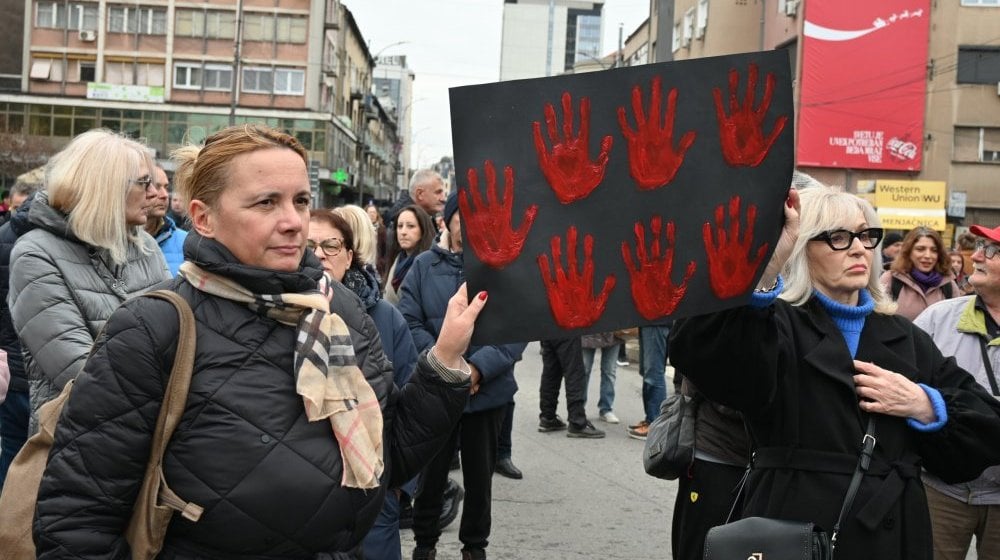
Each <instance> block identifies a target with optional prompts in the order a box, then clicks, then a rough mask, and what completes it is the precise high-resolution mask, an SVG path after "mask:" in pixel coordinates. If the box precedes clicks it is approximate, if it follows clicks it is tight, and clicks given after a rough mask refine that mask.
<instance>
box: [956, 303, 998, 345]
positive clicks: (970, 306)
mask: <svg viewBox="0 0 1000 560" xmlns="http://www.w3.org/2000/svg"><path fill="white" fill-rule="evenodd" d="M978 301H979V296H972V297H971V298H969V301H967V302H965V306H963V307H962V314H961V315H959V316H958V324H957V325H956V327H955V329H956V330H957V331H958V332H961V333H966V334H974V335H977V336H982V337H986V336H988V334H987V332H986V316H985V315H983V310H982V309H979V307H978V306H977V305H976V303H977V302H978ZM988 344H989V345H990V346H1000V337H998V338H994V339H993V340H990V341H989V342H988Z"/></svg>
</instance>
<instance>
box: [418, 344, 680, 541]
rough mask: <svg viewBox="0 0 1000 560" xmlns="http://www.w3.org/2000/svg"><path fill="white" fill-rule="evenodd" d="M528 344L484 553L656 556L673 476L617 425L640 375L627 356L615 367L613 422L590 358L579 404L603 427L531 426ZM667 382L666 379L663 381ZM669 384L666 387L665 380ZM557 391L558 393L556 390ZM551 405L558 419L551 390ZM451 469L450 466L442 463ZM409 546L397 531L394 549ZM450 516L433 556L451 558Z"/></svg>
mask: <svg viewBox="0 0 1000 560" xmlns="http://www.w3.org/2000/svg"><path fill="white" fill-rule="evenodd" d="M538 348H539V347H538V344H537V343H534V344H530V345H529V346H528V348H527V350H525V353H524V359H523V360H522V361H521V362H520V363H518V365H517V368H516V369H515V375H516V376H517V382H518V385H519V386H520V390H519V391H518V393H517V397H516V400H517V410H516V412H515V417H514V463H515V464H516V465H517V466H518V468H520V469H521V470H522V471H524V479H522V480H510V479H507V478H504V477H501V476H500V475H496V476H495V477H494V481H493V534H492V537H491V539H490V546H489V549H488V551H487V553H488V555H489V557H490V558H502V559H517V560H536V559H546V560H551V559H560V560H562V559H566V560H599V559H601V560H609V559H622V560H645V559H657V560H664V559H668V558H670V512H671V511H672V510H673V503H674V495H675V492H676V488H677V484H676V483H674V482H667V481H662V480H657V479H655V478H652V477H650V476H648V475H646V473H645V472H644V471H643V470H642V459H641V453H642V442H641V441H638V440H634V439H631V438H629V437H628V434H627V433H626V425H627V424H629V423H634V422H636V421H638V420H639V419H641V418H642V401H641V390H642V378H641V377H640V376H639V373H638V371H639V370H638V368H637V366H636V364H635V363H634V362H633V363H632V364H630V365H629V366H628V367H619V368H618V381H617V383H616V385H615V387H616V390H617V391H616V398H615V413H616V414H617V415H618V416H619V417H620V418H621V420H622V423H621V424H618V425H608V424H605V423H604V422H601V421H600V420H599V419H598V417H597V397H598V384H599V376H600V373H599V371H598V368H599V363H600V360H599V359H597V360H595V364H594V371H593V373H592V374H591V380H590V387H589V389H590V390H589V395H590V396H589V398H588V399H587V414H588V417H589V418H590V419H591V421H592V422H593V423H594V425H595V426H597V427H598V428H600V429H602V430H606V431H607V433H608V434H607V437H606V438H604V439H597V440H584V439H575V438H567V437H566V432H564V431H563V432H552V433H539V432H538V429H537V428H538V380H539V375H540V374H541V369H542V362H541V356H540V355H539V350H538ZM668 384H669V383H668ZM671 390H672V388H671ZM561 396H562V394H560V397H561ZM559 415H560V416H561V417H562V418H563V419H565V418H566V409H565V402H564V401H563V400H562V399H561V398H560V404H559ZM452 474H453V475H455V476H458V477H459V480H461V479H460V473H459V472H457V471H455V472H453V473H452ZM412 548H413V541H412V532H411V531H409V530H404V531H403V556H404V558H409V555H410V552H411V551H412ZM460 549H461V544H460V543H459V542H458V521H457V520H456V521H455V523H453V524H452V525H451V526H450V527H448V528H447V529H446V530H445V533H444V535H442V537H441V542H440V543H439V545H438V558H440V559H442V560H445V559H451V558H461V553H460V552H459V550H460Z"/></svg>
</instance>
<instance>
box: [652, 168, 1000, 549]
mask: <svg viewBox="0 0 1000 560" xmlns="http://www.w3.org/2000/svg"><path fill="white" fill-rule="evenodd" d="M797 198H798V196H797V195H796V191H794V190H792V191H791V193H790V194H789V198H788V203H789V205H788V206H786V207H785V218H786V222H785V228H784V231H783V232H782V235H781V238H780V240H779V242H778V245H777V247H776V249H775V252H774V256H773V257H772V259H771V261H770V263H769V264H768V266H767V268H766V269H765V271H764V274H763V276H762V278H761V281H760V283H759V284H758V287H757V290H756V291H755V292H754V294H753V295H752V297H751V300H750V303H749V305H745V306H742V307H737V308H733V309H728V310H724V311H720V312H716V313H711V314H707V315H702V316H698V317H691V318H688V319H681V320H679V321H677V323H675V325H674V328H673V332H672V333H671V335H672V338H671V340H670V349H671V355H670V360H671V362H673V364H674V367H676V368H677V369H678V371H682V372H684V375H685V376H687V377H688V378H689V379H691V380H692V381H693V382H694V383H695V385H697V387H698V390H699V391H701V392H702V393H704V394H705V396H706V397H708V398H709V399H710V400H712V401H714V402H717V403H720V404H723V405H726V406H730V407H732V408H735V409H737V410H739V411H740V412H742V413H743V415H744V418H745V419H746V422H747V425H748V426H749V428H750V432H751V434H752V436H753V441H754V443H755V447H756V450H755V454H754V460H753V464H752V467H751V468H752V470H751V473H750V476H749V479H748V481H747V483H746V490H745V491H746V494H745V496H744V498H745V499H744V502H743V512H742V515H743V516H745V517H751V516H761V517H773V518H779V519H786V520H792V521H805V522H813V523H816V524H817V525H818V526H819V527H820V528H822V529H823V530H825V531H827V532H828V533H832V532H833V531H834V529H835V525H836V524H837V521H838V518H839V517H840V513H841V512H840V510H841V504H842V503H843V502H844V497H845V496H846V495H847V493H848V486H849V485H850V482H851V479H852V475H853V474H854V470H855V467H856V466H857V465H858V459H859V451H860V450H861V448H862V445H863V443H867V442H876V441H877V444H876V445H874V449H873V450H872V455H871V461H870V464H869V465H868V468H867V471H865V472H863V474H862V476H861V479H860V485H859V486H858V490H857V495H856V498H855V499H854V502H853V508H851V509H850V511H849V512H848V514H847V515H845V516H844V518H843V520H842V522H841V523H840V524H839V530H840V532H839V534H838V538H837V541H836V542H837V557H838V558H841V557H842V558H851V559H854V560H876V559H878V560H894V559H899V560H903V559H906V560H930V559H931V558H932V548H931V528H930V523H929V517H928V509H927V501H926V498H925V495H924V490H923V486H922V484H921V481H920V473H921V468H923V469H926V470H927V471H928V472H932V473H934V474H936V475H938V476H940V477H942V478H943V479H946V480H948V481H951V482H958V481H965V480H970V479H973V478H976V477H977V476H978V475H979V473H980V472H982V470H983V469H984V468H985V467H986V466H988V465H993V464H996V463H1000V447H998V446H997V445H995V442H997V441H1000V401H997V400H996V399H994V398H993V397H992V396H990V395H989V394H988V393H986V392H985V391H984V390H983V388H982V387H981V386H980V385H979V384H978V383H977V382H976V380H975V379H973V378H972V376H971V375H969V374H968V373H967V372H966V371H965V370H963V369H961V368H959V367H958V366H957V365H956V364H955V361H954V360H952V359H950V358H945V357H944V356H942V355H941V352H940V351H939V350H938V349H937V346H935V344H934V342H933V341H932V340H931V339H930V337H929V336H928V335H927V334H926V333H924V332H923V331H922V330H920V329H919V328H917V327H915V326H914V325H913V324H912V323H910V322H909V321H908V320H906V319H904V318H902V317H900V316H898V315H895V314H893V310H894V308H893V305H892V303H891V302H890V301H889V299H888V298H887V297H886V295H885V294H884V293H882V288H881V286H880V285H879V283H878V276H879V273H880V272H881V266H879V264H880V263H879V260H880V259H879V257H880V255H879V251H878V244H879V241H880V240H881V238H882V233H883V232H882V228H881V227H880V224H879V220H878V216H877V214H876V213H875V211H874V210H873V209H872V207H871V205H870V204H868V202H866V201H864V200H862V199H860V198H857V197H855V196H854V195H851V194H847V193H840V192H834V191H833V190H830V189H827V188H826V187H814V188H809V189H806V190H804V191H803V192H802V193H801V223H800V220H799V212H797V211H796V209H795V207H796V202H797V201H796V199H797ZM786 263H787V265H786ZM783 266H784V270H785V272H784V279H785V281H784V282H782V281H781V277H780V276H779V275H778V272H779V271H781V270H782V267H783ZM709 341H715V342H709ZM866 426H874V439H872V438H871V437H866V436H865V433H866ZM956 458H960V459H956Z"/></svg>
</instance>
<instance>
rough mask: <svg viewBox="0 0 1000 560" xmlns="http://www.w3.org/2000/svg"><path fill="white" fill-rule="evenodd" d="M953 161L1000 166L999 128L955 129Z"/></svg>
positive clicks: (964, 127) (963, 127) (958, 127)
mask: <svg viewBox="0 0 1000 560" xmlns="http://www.w3.org/2000/svg"><path fill="white" fill-rule="evenodd" d="M953 158H954V159H955V161H964V162H970V163H977V162H978V163H997V164H1000V128H997V127H992V128H987V127H971V126H956V127H955V152H954V155H953Z"/></svg>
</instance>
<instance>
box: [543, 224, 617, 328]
mask: <svg viewBox="0 0 1000 560" xmlns="http://www.w3.org/2000/svg"><path fill="white" fill-rule="evenodd" d="M551 244H552V263H553V266H554V267H555V272H556V273H555V276H554V277H553V276H552V274H551V272H550V270H549V257H548V255H545V254H541V255H538V269H539V270H540V271H541V272H542V282H544V283H545V291H546V293H547V294H548V297H549V308H550V309H551V310H552V317H553V318H554V319H555V321H556V324H557V325H559V326H560V327H562V328H564V329H576V328H581V327H589V326H590V325H593V324H594V323H596V322H597V320H598V319H599V318H600V317H601V314H602V313H604V307H605V306H606V305H607V303H608V296H609V295H610V294H611V289H612V288H614V287H615V276H614V274H609V275H608V277H607V278H605V279H604V287H603V288H602V289H601V294H600V295H599V296H597V297H596V298H595V297H594V296H593V293H592V289H593V285H594V258H593V253H594V238H593V237H591V236H590V235H586V236H584V238H583V273H582V274H581V273H578V272H577V261H576V227H574V226H570V227H569V230H568V231H567V233H566V250H567V253H568V254H567V257H566V258H567V261H568V264H569V270H568V271H566V270H564V269H563V266H562V248H561V247H562V239H560V238H559V236H558V235H554V236H552V242H551Z"/></svg>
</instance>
